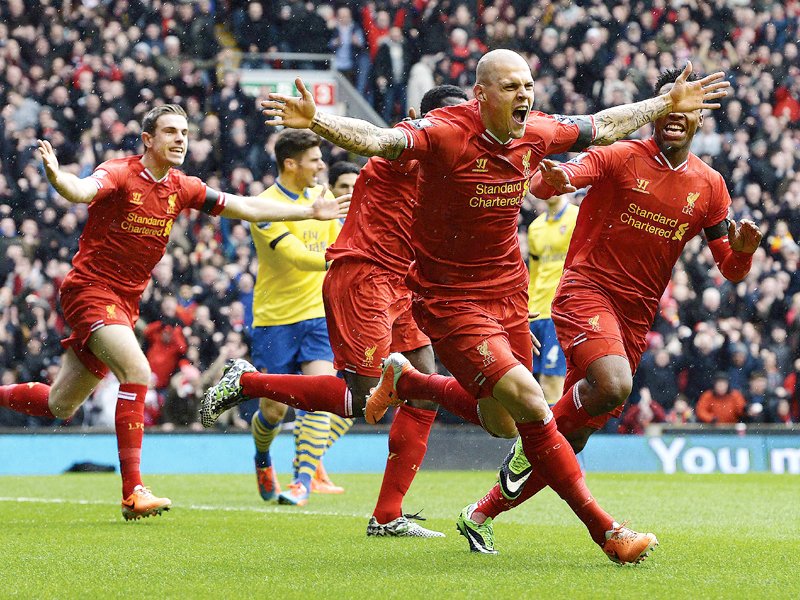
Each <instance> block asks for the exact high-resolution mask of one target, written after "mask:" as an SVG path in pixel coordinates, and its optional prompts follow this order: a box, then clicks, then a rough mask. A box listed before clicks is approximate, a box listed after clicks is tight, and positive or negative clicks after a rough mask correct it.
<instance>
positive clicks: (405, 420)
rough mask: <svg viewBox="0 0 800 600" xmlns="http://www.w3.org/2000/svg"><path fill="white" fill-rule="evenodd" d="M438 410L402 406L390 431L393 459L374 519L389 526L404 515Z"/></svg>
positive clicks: (390, 449) (390, 460) (391, 459)
mask: <svg viewBox="0 0 800 600" xmlns="http://www.w3.org/2000/svg"><path fill="white" fill-rule="evenodd" d="M434 419H436V411H435V410H425V409H423V408H414V407H411V406H408V405H406V404H403V405H401V406H400V407H399V408H398V409H397V412H395V415H394V422H393V423H392V427H391V429H390V430H389V458H388V459H387V460H386V470H385V471H384V472H383V483H382V484H381V492H380V494H378V503H377V505H376V506H375V510H374V511H373V513H372V514H373V515H374V516H375V518H376V519H377V520H378V523H381V524H386V523H388V522H389V521H394V520H395V519H396V518H398V517H399V516H401V515H402V514H403V498H404V497H405V495H406V492H407V491H408V488H409V487H410V486H411V482H412V481H413V480H414V477H415V476H416V474H417V471H419V468H420V466H421V465H422V459H423V458H425V451H426V450H427V449H428V436H429V435H430V433H431V425H433V421H434Z"/></svg>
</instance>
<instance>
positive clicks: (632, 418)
mask: <svg viewBox="0 0 800 600" xmlns="http://www.w3.org/2000/svg"><path fill="white" fill-rule="evenodd" d="M666 417H667V414H666V412H665V411H664V408H663V407H662V406H661V405H660V404H659V403H658V402H657V401H656V400H654V399H653V397H652V396H651V395H650V390H649V389H647V388H642V389H641V390H640V391H639V402H638V403H636V404H630V405H628V408H627V410H626V411H625V414H624V415H623V416H622V422H621V423H620V425H619V429H618V431H619V433H633V434H636V435H641V434H643V433H645V432H646V431H647V427H648V426H649V425H650V424H651V423H663V422H664V421H666Z"/></svg>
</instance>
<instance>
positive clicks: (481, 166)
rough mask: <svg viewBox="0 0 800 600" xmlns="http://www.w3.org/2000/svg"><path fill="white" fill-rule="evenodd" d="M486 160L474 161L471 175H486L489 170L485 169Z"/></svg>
mask: <svg viewBox="0 0 800 600" xmlns="http://www.w3.org/2000/svg"><path fill="white" fill-rule="evenodd" d="M488 160H489V159H488V158H479V159H477V160H476V161H475V168H474V169H472V172H473V173H488V172H489V169H487V168H486V163H487V161H488Z"/></svg>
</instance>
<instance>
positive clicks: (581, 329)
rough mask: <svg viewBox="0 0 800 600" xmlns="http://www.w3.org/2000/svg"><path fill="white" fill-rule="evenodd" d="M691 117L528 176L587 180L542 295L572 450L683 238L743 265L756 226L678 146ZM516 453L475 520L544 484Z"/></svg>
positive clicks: (637, 349) (695, 115) (622, 387)
mask: <svg viewBox="0 0 800 600" xmlns="http://www.w3.org/2000/svg"><path fill="white" fill-rule="evenodd" d="M680 78H681V72H680V71H679V70H670V71H666V72H664V73H662V74H661V76H660V77H659V79H658V81H657V83H656V85H655V90H656V93H659V94H664V93H670V91H671V90H674V89H675V87H677V86H678V85H680ZM702 122H703V115H702V114H701V112H700V111H699V110H696V111H688V112H685V113H683V114H682V113H678V112H670V113H669V114H666V115H662V116H660V117H659V118H658V119H657V120H656V121H655V124H654V136H653V137H652V138H651V139H647V140H631V141H624V142H619V143H617V144H614V145H613V146H610V147H608V148H592V149H591V150H589V151H588V152H585V153H583V154H581V155H579V156H578V157H577V158H575V159H573V160H572V161H570V162H568V163H564V164H561V165H560V166H559V165H557V163H554V162H552V161H547V162H543V163H542V166H541V167H540V169H541V172H537V173H536V175H535V176H534V178H533V180H532V183H531V191H532V192H533V193H534V194H535V195H537V196H539V197H544V196H549V195H551V194H554V193H564V192H568V191H574V190H575V188H582V187H585V186H588V185H591V186H592V187H591V189H590V190H589V192H588V194H587V195H586V197H585V198H584V200H583V202H582V204H581V207H580V212H579V215H578V221H577V225H576V227H575V234H574V235H573V238H572V243H571V244H570V247H569V252H568V254H567V259H566V265H565V269H564V275H563V277H562V278H561V283H560V285H559V288H558V291H557V293H556V297H555V299H554V301H553V321H554V322H555V325H556V330H557V332H558V338H559V341H560V342H561V346H562V348H563V349H564V352H565V354H566V357H567V378H566V383H565V389H564V394H563V397H562V398H561V399H560V400H559V401H558V402H557V403H556V405H555V406H554V407H553V413H554V415H555V419H556V422H557V423H558V429H559V431H561V433H563V434H564V436H565V437H566V439H567V440H568V441H569V442H570V444H571V445H572V447H573V448H574V450H575V452H580V451H581V450H582V449H583V448H584V446H585V445H586V442H587V440H588V438H589V436H590V435H592V434H593V433H594V432H595V431H597V430H599V429H601V428H602V427H603V426H604V425H605V424H606V422H608V420H609V419H611V418H612V417H618V416H619V415H620V414H621V413H622V409H623V405H624V403H625V401H626V399H627V398H628V395H629V394H630V391H631V385H632V378H633V373H634V372H635V371H636V367H637V366H638V364H639V360H640V358H641V356H642V353H643V352H644V350H645V348H646V345H647V344H646V335H647V333H648V331H649V330H650V326H651V325H652V323H653V319H654V317H655V314H656V311H657V310H658V302H659V299H660V298H661V296H662V294H663V292H664V289H665V288H666V286H667V284H668V283H669V280H670V276H671V273H672V269H673V267H674V266H675V263H676V262H677V260H678V257H679V256H680V254H681V252H682V250H683V248H684V246H685V245H686V244H687V242H688V241H689V240H690V239H692V238H693V237H694V236H696V235H698V234H699V233H700V232H701V231H702V232H703V233H704V235H705V237H706V240H707V241H708V245H709V247H710V248H711V252H712V253H713V255H714V260H715V262H716V264H717V266H718V268H719V270H720V272H721V273H722V274H723V275H724V276H725V278H727V279H728V280H729V281H733V282H738V281H741V280H742V279H743V278H744V277H745V276H746V275H747V273H748V272H749V271H750V266H751V262H752V258H753V253H754V252H755V251H756V249H757V248H758V246H759V243H760V242H761V232H760V231H759V229H758V227H757V226H756V225H755V224H754V223H753V222H751V221H748V220H742V221H741V222H740V223H739V224H737V223H735V222H733V221H730V220H728V218H727V217H728V207H729V205H730V202H731V199H730V196H729V195H728V190H727V188H726V186H725V181H724V180H723V179H722V176H721V175H720V174H719V173H718V172H716V171H714V170H713V169H712V168H711V167H709V166H708V165H706V164H705V163H704V162H703V161H702V160H700V159H699V158H698V157H697V156H695V155H694V154H692V153H691V152H690V151H689V148H690V146H691V143H692V138H693V137H694V134H695V131H697V128H698V127H699V126H700V125H701V124H702ZM525 454H526V453H525V452H524V449H523V448H521V447H520V443H519V441H518V442H517V443H516V444H515V446H514V448H513V449H512V451H511V454H509V457H508V458H507V459H506V461H505V463H504V464H503V468H502V469H501V473H500V482H501V484H502V485H495V486H494V488H492V490H491V491H490V492H489V493H488V494H487V495H486V496H485V497H484V498H483V499H482V500H479V501H478V502H477V507H476V509H475V510H474V511H473V516H472V518H473V519H474V520H476V521H477V522H483V520H484V519H486V520H487V521H488V522H491V520H492V519H493V518H495V517H496V516H497V515H498V514H500V513H501V512H503V511H505V510H509V509H510V508H513V507H514V506H518V505H519V504H521V503H522V502H524V501H525V500H526V499H528V498H530V497H531V496H533V495H534V494H536V493H537V492H538V491H539V490H541V489H542V488H544V487H545V486H546V485H547V483H546V482H545V481H544V480H543V479H542V478H540V477H538V476H537V474H536V473H532V472H531V468H530V465H529V464H528V460H527V459H526V456H525ZM508 482H512V484H511V486H509V485H508Z"/></svg>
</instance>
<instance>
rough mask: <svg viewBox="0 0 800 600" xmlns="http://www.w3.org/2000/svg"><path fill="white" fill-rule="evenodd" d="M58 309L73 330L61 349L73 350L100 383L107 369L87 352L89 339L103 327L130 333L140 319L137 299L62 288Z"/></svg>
mask: <svg viewBox="0 0 800 600" xmlns="http://www.w3.org/2000/svg"><path fill="white" fill-rule="evenodd" d="M61 308H62V309H63V311H64V319H65V320H66V322H67V324H68V325H69V326H70V328H71V329H72V335H70V336H69V337H68V338H66V339H64V340H61V345H62V346H63V347H64V348H65V349H66V348H72V350H73V351H74V352H75V354H76V355H77V356H78V360H80V361H81V363H82V364H83V366H85V367H86V368H87V369H88V370H89V371H90V372H91V373H92V374H93V375H94V376H95V377H99V378H100V379H102V378H103V377H105V376H106V374H107V373H108V367H107V366H106V365H105V363H104V362H103V361H101V360H100V359H99V358H97V357H96V356H95V355H94V353H93V352H92V351H91V350H90V349H89V345H88V344H89V337H91V335H92V333H94V332H95V331H97V330H98V329H100V328H101V327H103V326H104V325H126V326H127V327H130V328H131V329H133V326H134V325H135V324H136V321H137V319H138V318H139V296H138V295H136V296H122V295H120V294H117V293H116V292H114V291H112V290H110V289H108V288H105V287H101V286H99V285H89V284H81V285H67V286H62V287H61Z"/></svg>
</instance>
